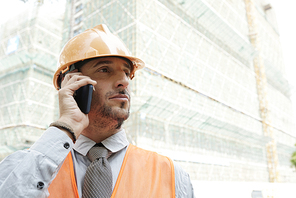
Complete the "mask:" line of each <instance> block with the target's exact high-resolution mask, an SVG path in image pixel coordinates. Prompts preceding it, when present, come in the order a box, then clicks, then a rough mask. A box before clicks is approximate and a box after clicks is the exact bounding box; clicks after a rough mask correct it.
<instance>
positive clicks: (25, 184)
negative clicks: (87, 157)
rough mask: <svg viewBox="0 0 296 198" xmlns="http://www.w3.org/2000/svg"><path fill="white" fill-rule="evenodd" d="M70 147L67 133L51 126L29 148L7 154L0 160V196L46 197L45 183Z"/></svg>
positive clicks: (70, 142) (50, 178)
mask: <svg viewBox="0 0 296 198" xmlns="http://www.w3.org/2000/svg"><path fill="white" fill-rule="evenodd" d="M72 147H73V142H72V140H71V139H70V138H69V137H68V136H67V134H65V133H64V132H62V131H60V130H59V129H58V128H56V127H50V128H48V129H47V130H46V131H45V132H44V134H43V135H42V136H41V138H40V139H39V140H37V141H36V142H35V144H33V145H32V147H31V148H30V149H28V150H22V151H17V152H15V153H13V154H11V155H9V156H7V157H6V158H5V159H4V160H3V161H2V162H1V163H0V195H1V197H9V198H13V197H30V198H34V197H38V198H39V197H48V195H49V194H48V190H47V189H48V186H49V184H50V183H51V181H52V180H53V179H54V177H55V176H56V174H57V172H58V171H59V169H60V167H61V165H62V163H63V161H64V160H65V158H66V156H67V155H68V153H69V152H70V151H71V149H72Z"/></svg>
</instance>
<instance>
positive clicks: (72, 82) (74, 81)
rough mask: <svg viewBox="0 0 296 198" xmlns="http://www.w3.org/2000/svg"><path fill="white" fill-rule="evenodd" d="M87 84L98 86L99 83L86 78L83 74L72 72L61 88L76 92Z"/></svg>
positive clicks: (66, 77)
mask: <svg viewBox="0 0 296 198" xmlns="http://www.w3.org/2000/svg"><path fill="white" fill-rule="evenodd" d="M87 84H92V85H96V84H97V82H96V81H94V80H92V79H91V78H90V77H88V76H84V75H83V74H82V73H81V72H72V73H68V74H67V75H66V76H65V78H64V80H63V81H62V84H61V87H62V88H67V89H70V90H71V91H76V90H77V89H79V88H80V87H82V86H84V85H87Z"/></svg>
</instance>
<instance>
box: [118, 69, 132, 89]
mask: <svg viewBox="0 0 296 198" xmlns="http://www.w3.org/2000/svg"><path fill="white" fill-rule="evenodd" d="M129 80H130V79H129V77H128V76H127V75H126V73H125V72H124V71H120V72H118V73H117V75H116V82H115V87H116V88H118V87H121V88H124V89H125V88H127V87H128V85H129Z"/></svg>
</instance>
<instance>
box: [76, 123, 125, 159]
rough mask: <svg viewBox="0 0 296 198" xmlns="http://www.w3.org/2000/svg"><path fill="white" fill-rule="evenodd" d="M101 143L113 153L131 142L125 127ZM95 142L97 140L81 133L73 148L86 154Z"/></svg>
mask: <svg viewBox="0 0 296 198" xmlns="http://www.w3.org/2000/svg"><path fill="white" fill-rule="evenodd" d="M101 143H102V144H103V145H104V146H105V147H106V148H107V149H108V150H109V151H111V152H112V153H116V152H118V151H120V150H122V149H123V148H125V147H126V146H127V145H128V144H129V142H128V140H127V137H126V134H125V131H124V129H122V130H121V131H119V132H117V133H115V134H114V135H112V136H110V137H108V138H107V139H105V140H103V141H102V142H101ZM95 144H96V142H95V141H93V140H91V139H89V138H88V137H86V136H84V135H79V137H78V139H77V140H76V142H75V144H74V146H73V149H74V150H75V151H77V152H78V153H80V154H81V155H83V156H86V154H87V152H88V151H89V150H90V149H91V148H92V147H93V146H94V145H95Z"/></svg>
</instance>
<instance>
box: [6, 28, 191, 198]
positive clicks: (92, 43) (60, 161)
mask: <svg viewBox="0 0 296 198" xmlns="http://www.w3.org/2000/svg"><path fill="white" fill-rule="evenodd" d="M143 67H144V62H143V61H142V60H140V59H138V58H136V57H133V56H130V55H129V52H128V50H127V48H126V47H125V46H124V44H123V43H122V42H121V41H120V40H119V39H118V38H117V37H115V36H114V35H113V34H111V32H110V31H109V30H108V28H107V26H105V25H98V26H96V27H94V28H92V29H88V30H86V31H85V32H83V33H81V34H80V35H77V36H76V37H74V38H72V39H71V40H70V41H68V43H67V44H66V45H65V47H64V48H63V50H62V52H61V55H60V59H59V68H58V70H57V72H56V73H55V75H54V85H55V87H56V88H57V89H59V94H58V95H59V108H60V118H59V119H58V120H57V121H56V122H54V123H52V124H51V126H50V127H49V128H48V129H47V130H46V131H45V133H44V134H43V135H42V137H41V138H40V139H39V140H38V141H36V143H35V144H34V145H33V146H32V147H31V148H30V149H29V150H26V151H18V152H16V153H14V154H12V155H10V156H8V157H7V158H6V159H5V160H3V161H2V162H1V164H0V170H1V172H0V195H1V197H30V198H32V197H48V196H49V197H84V198H87V197H193V189H192V185H191V182H190V179H189V176H188V174H187V173H186V172H184V171H183V170H182V169H181V168H180V167H179V166H178V165H176V164H173V163H172V161H171V160H170V159H169V158H167V157H164V156H161V155H158V154H156V153H154V152H150V151H145V150H143V149H140V148H137V147H135V146H133V145H130V144H129V143H128V141H127V138H126V135H125V131H124V130H123V129H122V127H121V126H122V124H123V122H124V120H126V119H127V118H128V116H129V109H130V90H129V82H130V80H131V79H132V78H133V76H134V74H135V72H136V70H138V69H141V68H143ZM85 85H93V87H94V91H93V95H92V102H91V109H90V112H89V113H88V114H84V113H82V111H81V110H80V109H79V107H78V106H77V103H76V101H75V99H74V97H73V96H74V95H75V94H76V93H75V91H76V90H78V89H79V88H80V87H83V86H85ZM98 153H105V155H102V156H98V155H96V154H98Z"/></svg>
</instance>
